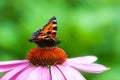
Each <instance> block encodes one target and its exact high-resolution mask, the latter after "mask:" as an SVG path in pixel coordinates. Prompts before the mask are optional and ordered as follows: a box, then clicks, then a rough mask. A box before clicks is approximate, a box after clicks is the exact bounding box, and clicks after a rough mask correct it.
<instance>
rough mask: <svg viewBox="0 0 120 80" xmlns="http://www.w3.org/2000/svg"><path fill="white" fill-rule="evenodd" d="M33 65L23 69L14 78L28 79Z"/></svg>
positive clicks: (18, 79) (19, 79) (17, 79)
mask: <svg viewBox="0 0 120 80" xmlns="http://www.w3.org/2000/svg"><path fill="white" fill-rule="evenodd" d="M34 69H35V67H32V66H29V67H28V68H26V69H24V71H22V73H21V74H20V75H19V76H18V77H17V78H16V79H15V80H28V76H29V74H30V72H31V71H32V70H34Z"/></svg>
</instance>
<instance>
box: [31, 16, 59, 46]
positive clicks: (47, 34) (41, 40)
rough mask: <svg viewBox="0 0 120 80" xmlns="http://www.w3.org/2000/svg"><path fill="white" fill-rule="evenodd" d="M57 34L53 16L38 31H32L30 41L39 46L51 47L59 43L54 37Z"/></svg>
mask: <svg viewBox="0 0 120 80" xmlns="http://www.w3.org/2000/svg"><path fill="white" fill-rule="evenodd" d="M56 36H57V21H56V17H55V16H53V17H52V18H51V19H50V20H49V22H48V23H47V24H46V25H45V26H44V27H43V28H42V29H39V30H38V31H36V32H34V33H33V36H32V38H31V39H30V40H29V41H30V42H35V43H36V44H37V45H38V46H40V47H53V46H55V45H56V44H59V43H60V41H59V40H57V39H56Z"/></svg>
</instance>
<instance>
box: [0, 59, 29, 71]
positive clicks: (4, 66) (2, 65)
mask: <svg viewBox="0 0 120 80" xmlns="http://www.w3.org/2000/svg"><path fill="white" fill-rule="evenodd" d="M26 63H28V60H15V61H3V62H0V72H5V71H8V70H11V69H14V68H16V67H17V66H19V65H23V64H26Z"/></svg>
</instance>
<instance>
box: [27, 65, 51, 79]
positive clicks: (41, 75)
mask: <svg viewBox="0 0 120 80" xmlns="http://www.w3.org/2000/svg"><path fill="white" fill-rule="evenodd" d="M27 80H51V77H50V72H49V70H48V68H46V67H41V66H39V67H37V68H36V69H34V70H32V72H30V75H29V77H28V79H27Z"/></svg>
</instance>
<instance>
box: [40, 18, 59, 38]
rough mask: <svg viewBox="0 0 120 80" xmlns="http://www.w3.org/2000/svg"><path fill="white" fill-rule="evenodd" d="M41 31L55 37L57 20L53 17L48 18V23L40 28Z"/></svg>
mask: <svg viewBox="0 0 120 80" xmlns="http://www.w3.org/2000/svg"><path fill="white" fill-rule="evenodd" d="M41 33H43V34H47V35H49V36H50V37H53V38H56V34H57V21H56V18H55V17H53V18H51V19H50V21H49V22H48V24H47V25H45V26H44V28H43V29H42V31H41Z"/></svg>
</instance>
